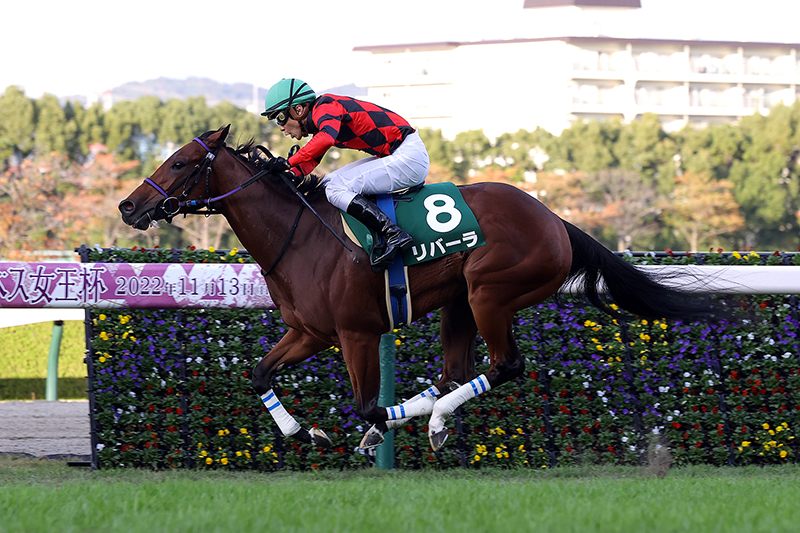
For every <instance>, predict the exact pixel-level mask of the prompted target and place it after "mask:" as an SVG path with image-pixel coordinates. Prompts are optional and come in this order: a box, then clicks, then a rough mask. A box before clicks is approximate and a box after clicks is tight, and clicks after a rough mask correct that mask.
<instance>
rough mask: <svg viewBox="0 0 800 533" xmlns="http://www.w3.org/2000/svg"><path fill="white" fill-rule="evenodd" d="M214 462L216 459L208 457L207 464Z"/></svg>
mask: <svg viewBox="0 0 800 533" xmlns="http://www.w3.org/2000/svg"><path fill="white" fill-rule="evenodd" d="M213 462H214V459H212V458H211V457H206V464H207V465H210V464H211V463H213Z"/></svg>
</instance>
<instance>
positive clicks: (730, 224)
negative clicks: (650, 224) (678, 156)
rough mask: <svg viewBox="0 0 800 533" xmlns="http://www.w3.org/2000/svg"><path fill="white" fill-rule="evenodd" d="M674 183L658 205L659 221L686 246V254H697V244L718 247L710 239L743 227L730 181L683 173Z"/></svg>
mask: <svg viewBox="0 0 800 533" xmlns="http://www.w3.org/2000/svg"><path fill="white" fill-rule="evenodd" d="M675 183H676V186H675V190H674V191H673V192H672V194H671V195H670V196H669V198H668V199H664V200H662V201H661V207H662V209H663V212H662V214H661V217H662V219H663V220H664V222H665V223H666V224H667V225H668V226H669V227H670V228H671V229H672V231H673V233H674V234H675V235H676V236H677V237H679V238H682V239H683V240H685V241H686V242H687V244H688V245H689V248H688V250H689V251H691V252H697V251H698V250H699V247H700V244H701V243H705V244H706V245H708V246H711V247H713V246H714V245H718V243H716V242H712V241H710V239H713V238H716V237H718V236H720V235H725V234H727V233H732V232H734V231H738V230H740V229H742V228H743V227H744V225H745V220H744V217H743V216H742V215H741V213H739V205H738V204H737V203H736V200H735V199H734V197H733V194H732V192H731V189H733V187H734V185H733V183H731V182H730V181H727V180H717V179H714V178H712V177H710V176H709V175H708V174H707V173H693V172H686V173H685V174H683V175H682V176H678V177H676V178H675Z"/></svg>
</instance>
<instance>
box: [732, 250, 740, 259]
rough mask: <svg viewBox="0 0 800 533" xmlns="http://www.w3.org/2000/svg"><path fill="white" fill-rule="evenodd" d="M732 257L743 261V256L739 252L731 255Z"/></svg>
mask: <svg viewBox="0 0 800 533" xmlns="http://www.w3.org/2000/svg"><path fill="white" fill-rule="evenodd" d="M731 255H732V256H733V257H735V258H736V259H741V258H742V254H740V253H739V252H736V251H734V252H733V253H731Z"/></svg>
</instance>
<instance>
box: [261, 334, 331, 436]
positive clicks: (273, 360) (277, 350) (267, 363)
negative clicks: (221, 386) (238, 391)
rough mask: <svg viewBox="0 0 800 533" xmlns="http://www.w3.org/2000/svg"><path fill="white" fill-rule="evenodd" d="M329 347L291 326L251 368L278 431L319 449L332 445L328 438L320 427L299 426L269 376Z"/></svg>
mask: <svg viewBox="0 0 800 533" xmlns="http://www.w3.org/2000/svg"><path fill="white" fill-rule="evenodd" d="M328 347H329V344H328V343H325V342H323V341H321V340H319V339H316V338H314V337H312V336H310V335H308V334H306V333H303V332H301V331H299V330H296V329H294V328H292V329H289V331H288V332H287V333H286V335H284V336H283V337H282V338H281V340H280V341H278V343H277V344H276V345H275V346H274V347H273V348H272V350H270V351H269V353H268V354H267V355H265V356H264V358H263V359H262V360H261V361H260V362H259V363H258V364H257V365H256V366H255V368H253V388H254V389H255V391H256V394H258V395H259V397H260V398H261V401H262V402H263V403H264V406H265V407H266V408H267V411H269V414H270V415H272V419H273V420H275V423H276V424H277V425H278V427H279V428H280V430H281V432H282V433H283V434H284V435H286V436H287V437H288V436H293V437H295V438H296V439H298V440H300V441H301V442H305V443H306V444H314V445H316V446H320V447H322V448H330V447H332V443H331V440H330V439H329V438H328V436H327V435H326V434H325V432H324V431H322V430H321V429H318V428H311V429H310V430H307V429H303V427H302V426H300V423H299V422H298V421H297V420H296V419H295V418H294V417H293V416H292V415H290V414H289V412H288V411H287V410H286V408H285V407H284V406H283V405H282V404H281V402H280V399H279V398H278V396H277V395H276V394H275V392H274V391H273V390H272V378H273V376H274V375H275V373H276V372H277V371H278V370H280V369H282V368H283V367H284V366H286V365H294V364H297V363H300V362H302V361H305V360H306V359H308V358H309V357H311V356H313V355H314V354H316V353H318V352H320V351H322V350H324V349H325V348H328Z"/></svg>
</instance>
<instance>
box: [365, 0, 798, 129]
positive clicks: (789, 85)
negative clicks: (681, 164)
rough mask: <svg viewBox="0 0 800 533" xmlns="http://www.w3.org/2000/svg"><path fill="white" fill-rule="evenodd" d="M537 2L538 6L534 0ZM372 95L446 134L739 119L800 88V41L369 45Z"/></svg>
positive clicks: (790, 98)
mask: <svg viewBox="0 0 800 533" xmlns="http://www.w3.org/2000/svg"><path fill="white" fill-rule="evenodd" d="M529 1H533V0H529ZM354 50H355V51H357V52H363V55H362V58H363V60H364V63H365V68H364V69H362V72H364V73H365V74H364V75H363V78H362V79H360V80H357V82H356V83H357V84H358V85H359V86H361V87H365V88H367V91H368V96H367V99H369V100H371V101H373V102H375V103H378V104H380V105H384V106H385V107H388V108H390V109H393V110H395V111H397V112H399V113H401V114H403V115H404V116H406V117H408V118H409V119H410V121H411V122H412V123H413V124H414V125H415V126H417V127H429V128H435V129H441V130H443V132H444V134H445V135H446V136H448V137H452V136H454V135H455V134H456V133H458V132H460V131H465V130H471V129H483V130H484V132H485V133H486V134H487V135H488V136H490V137H493V136H496V135H499V134H501V133H504V132H513V131H517V130H518V129H520V128H522V129H527V130H533V129H535V128H536V127H537V126H541V127H543V128H545V129H547V130H548V131H551V132H553V133H555V134H558V133H560V132H561V131H562V130H563V129H564V128H566V127H569V125H570V124H572V123H573V122H574V121H576V120H578V119H609V118H619V119H621V120H623V121H631V120H635V119H636V118H638V117H641V115H642V114H643V113H647V112H650V113H655V114H657V115H658V116H659V117H660V118H661V120H662V122H663V124H664V127H665V129H666V130H668V131H673V130H676V129H680V128H681V127H683V126H684V125H686V124H691V125H693V126H697V127H703V126H705V125H707V124H710V123H725V122H734V121H736V120H738V119H740V118H741V117H743V116H746V115H750V114H753V113H762V114H766V113H768V112H769V109H770V108H771V107H773V106H774V105H776V104H778V103H780V102H783V103H785V104H791V103H793V102H794V101H795V100H796V99H797V98H798V97H800V93H798V84H799V83H800V58H798V50H800V43H776V42H738V41H703V40H665V39H638V38H637V39H625V38H619V37H604V36H565V37H543V38H530V39H508V40H487V41H476V42H432V43H415V44H397V45H381V46H361V47H356V48H355V49H354Z"/></svg>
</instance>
